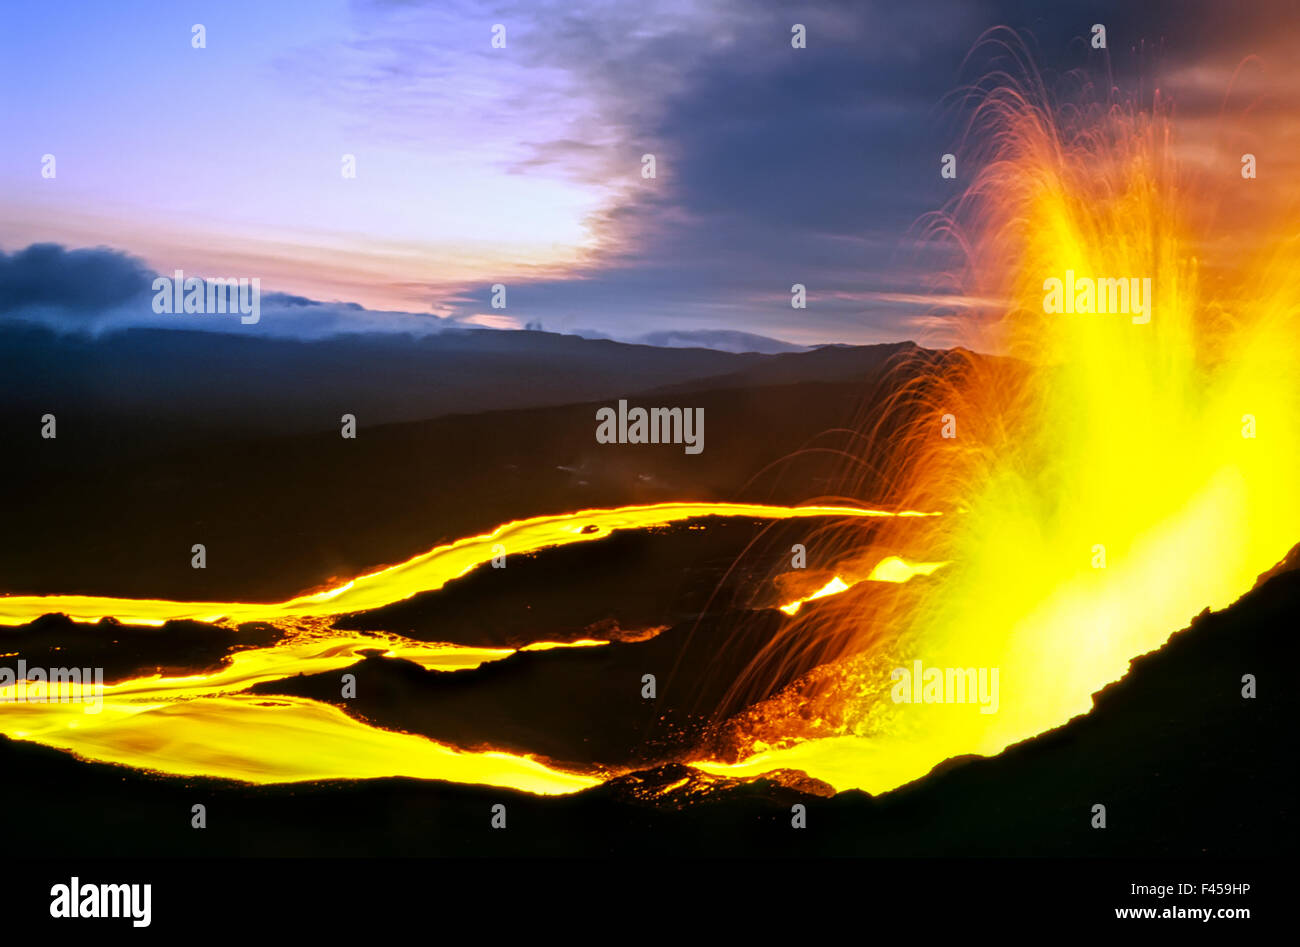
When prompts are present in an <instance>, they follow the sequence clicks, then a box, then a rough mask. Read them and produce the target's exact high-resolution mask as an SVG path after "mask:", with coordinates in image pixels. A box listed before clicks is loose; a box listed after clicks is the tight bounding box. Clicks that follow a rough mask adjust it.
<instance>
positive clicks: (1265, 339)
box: [695, 79, 1300, 793]
mask: <svg viewBox="0 0 1300 947" xmlns="http://www.w3.org/2000/svg"><path fill="white" fill-rule="evenodd" d="M972 127H977V128H980V129H982V132H983V138H982V139H980V140H982V141H986V142H987V145H985V146H983V147H982V149H981V148H978V147H977V148H976V149H975V150H974V151H973V153H972V154H971V155H970V156H968V157H967V158H966V159H965V164H964V166H965V167H968V168H979V169H980V170H979V172H978V175H977V176H976V177H975V180H974V181H973V183H972V184H971V185H970V186H969V188H968V190H967V191H966V193H965V195H964V196H963V197H962V198H961V199H960V200H959V201H958V202H957V204H956V206H955V208H954V209H953V212H952V214H951V215H949V217H948V218H947V219H945V220H944V221H942V222H941V224H940V225H939V228H938V229H939V230H943V231H946V232H949V233H953V232H956V233H960V234H961V235H962V238H961V240H960V241H959V242H960V244H961V245H962V247H963V248H964V249H965V250H966V252H967V266H966V268H965V270H964V271H963V272H961V273H959V274H958V276H959V277H960V279H959V283H960V286H961V288H962V290H963V292H964V294H965V298H968V299H971V300H1002V301H1004V302H1003V303H1001V304H1000V305H999V308H998V309H997V310H996V311H991V312H979V311H975V312H972V313H969V314H968V315H969V319H967V320H965V321H966V322H967V323H968V324H969V325H971V326H973V327H974V328H972V329H970V330H969V333H970V336H971V338H970V342H971V346H972V347H977V348H979V349H982V350H983V351H986V352H1000V353H1004V354H1005V355H1006V356H1009V357H1008V358H990V357H983V356H975V355H972V354H970V353H969V352H967V351H965V350H964V349H956V350H954V351H952V352H950V353H945V354H946V356H947V357H945V358H944V359H942V360H935V359H933V358H931V360H930V361H927V362H924V363H918V364H914V365H911V366H908V368H907V370H908V372H909V377H910V379H911V380H910V381H909V382H908V383H907V384H906V385H905V386H904V388H903V389H902V393H901V395H900V396H899V398H898V399H897V400H896V402H895V403H894V405H893V407H894V408H895V409H896V410H898V411H900V412H907V416H908V418H910V419H912V420H911V421H910V422H909V426H908V427H907V429H906V430H905V432H904V435H903V436H902V437H901V438H898V439H896V440H895V441H894V442H893V443H892V444H878V445H877V446H878V447H879V448H880V450H881V451H882V452H888V455H889V456H890V457H891V458H892V460H891V472H892V477H891V479H890V488H889V489H888V490H887V491H885V492H882V493H879V494H877V495H880V496H888V497H890V498H891V499H897V500H898V502H900V503H902V504H903V505H906V506H911V507H916V508H933V507H936V506H937V507H939V508H943V509H952V510H957V511H960V512H961V515H959V516H945V517H942V518H939V519H934V520H927V521H925V522H923V523H921V524H919V526H918V530H915V531H909V533H908V534H907V536H906V546H907V547H916V546H918V545H919V546H920V548H923V549H924V550H925V553H926V555H927V556H928V557H932V558H935V559H942V560H946V561H950V562H951V565H950V566H948V567H946V568H945V569H943V570H941V571H939V572H938V573H936V574H935V576H934V577H933V578H932V579H930V580H928V581H927V583H925V588H924V590H917V593H918V594H912V588H911V587H910V586H909V588H907V589H905V590H903V591H904V592H906V593H907V594H905V595H904V596H901V597H895V598H889V599H884V600H882V602H880V603H877V604H875V605H873V604H872V603H870V602H867V603H864V602H862V601H861V600H856V601H849V596H848V595H846V594H841V595H837V596H833V597H830V598H828V599H826V602H825V603H824V604H823V605H821V606H820V607H819V608H818V609H817V610H816V614H815V615H810V616H808V617H807V618H806V620H805V619H804V616H803V615H802V614H801V615H800V616H799V618H798V619H796V622H795V623H792V625H791V629H790V631H789V634H788V636H787V640H786V641H785V642H784V643H782V645H783V646H784V647H786V648H787V649H788V648H795V647H802V648H811V647H817V648H820V649H821V651H820V652H819V654H820V656H821V657H822V658H823V660H822V661H821V662H820V666H819V667H818V668H817V669H816V670H815V671H813V672H811V673H809V674H807V675H806V676H805V677H804V678H803V679H802V680H800V681H798V682H796V683H795V684H794V685H792V686H791V687H789V688H787V689H786V690H784V691H782V692H780V693H775V694H768V695H767V699H765V700H762V701H761V702H759V703H758V704H757V705H756V706H751V707H750V708H749V709H748V710H747V711H745V712H743V713H741V714H739V715H738V716H735V717H733V718H732V719H731V720H730V721H728V722H727V723H726V725H725V726H724V728H723V734H722V737H721V739H720V745H719V747H718V748H717V750H716V755H711V756H709V757H706V758H702V759H700V760H698V761H697V762H696V764H695V765H697V766H698V767H699V768H701V769H704V770H706V771H707V772H709V773H713V774H726V775H732V776H742V777H744V776H754V775H758V774H761V773H764V772H768V771H771V770H775V769H779V768H788V769H797V770H802V771H804V772H805V773H807V774H809V775H811V776H814V777H816V778H819V779H822V780H824V781H826V782H828V783H830V784H831V785H832V786H834V787H835V788H836V789H839V790H844V789H849V788H859V789H862V790H866V791H869V792H873V793H878V792H883V791H886V790H889V789H891V788H894V787H897V786H899V785H901V784H903V783H906V782H909V781H911V780H914V779H917V778H919V777H921V776H923V775H925V774H926V773H927V772H928V771H929V770H930V769H931V768H932V767H934V766H935V765H936V764H938V763H940V762H942V761H943V760H945V759H948V758H950V757H954V756H958V755H963V754H983V755H992V754H996V753H998V752H1000V751H1001V750H1003V749H1004V748H1005V747H1007V746H1008V745H1010V744H1013V743H1016V742H1019V741H1021V740H1024V739H1026V738H1028V737H1031V736H1034V735H1036V734H1038V733H1042V732H1044V731H1046V730H1049V729H1052V728H1054V727H1057V726H1059V725H1061V724H1063V723H1065V722H1066V721H1067V720H1069V719H1070V718H1071V717H1073V716H1075V715H1078V714H1082V713H1086V712H1087V711H1088V710H1089V709H1090V708H1091V703H1092V701H1091V695H1092V694H1093V693H1094V692H1096V691H1098V690H1099V689H1101V688H1102V687H1104V686H1105V685H1106V684H1108V683H1110V682H1112V681H1115V680H1118V679H1119V678H1120V677H1122V676H1123V675H1124V674H1125V673H1126V671H1127V668H1128V663H1129V661H1130V660H1131V659H1132V658H1134V657H1136V656H1138V655H1141V654H1144V653H1146V652H1149V651H1151V650H1154V649H1156V648H1159V647H1160V646H1161V645H1162V644H1163V643H1164V642H1165V641H1166V639H1167V638H1168V636H1169V635H1170V634H1171V633H1172V632H1174V631H1176V630H1178V629H1180V628H1182V627H1184V626H1185V625H1186V624H1187V623H1188V621H1189V620H1190V619H1191V618H1192V617H1193V616H1194V615H1196V614H1197V613H1199V612H1200V611H1202V610H1203V609H1205V608H1206V607H1209V608H1214V609H1217V608H1222V607H1225V606H1227V605H1229V604H1230V603H1232V602H1233V601H1234V600H1235V599H1236V598H1237V597H1239V596H1240V595H1241V594H1243V593H1244V592H1246V591H1248V590H1249V589H1250V588H1251V586H1252V584H1253V583H1254V581H1255V579H1256V577H1257V576H1258V575H1259V574H1260V573H1262V572H1264V571H1266V570H1268V569H1269V568H1270V567H1272V566H1273V565H1274V564H1276V563H1277V562H1278V561H1279V560H1280V559H1282V558H1283V556H1284V555H1285V554H1286V553H1287V551H1288V549H1289V548H1290V547H1291V546H1293V545H1294V544H1295V543H1296V541H1297V539H1298V538H1300V491H1297V489H1296V483H1295V471H1296V470H1297V469H1300V424H1297V421H1296V419H1297V417H1300V372H1297V371H1296V369H1295V366H1296V364H1297V357H1298V356H1300V328H1298V327H1297V315H1298V314H1300V253H1298V252H1297V248H1298V242H1297V232H1296V226H1295V220H1296V219H1298V218H1297V217H1296V216H1295V215H1290V216H1288V215H1287V214H1285V213H1281V214H1280V215H1279V220H1278V221H1275V222H1273V223H1272V224H1267V223H1266V222H1264V221H1250V222H1249V223H1248V225H1246V226H1240V225H1241V221H1236V223H1237V224H1238V225H1239V228H1238V233H1239V235H1240V236H1241V237H1242V239H1241V240H1240V241H1238V245H1237V246H1235V247H1234V246H1232V244H1231V243H1230V242H1227V241H1222V240H1218V241H1216V240H1212V239H1210V238H1211V236H1212V235H1214V234H1216V233H1220V232H1221V230H1222V227H1223V226H1224V222H1223V220H1222V219H1221V216H1222V215H1218V217H1216V213H1217V208H1216V206H1215V202H1214V200H1213V199H1212V198H1213V195H1214V194H1216V193H1224V194H1227V195H1230V196H1231V195H1232V194H1233V191H1232V189H1233V188H1240V187H1249V186H1251V182H1245V181H1243V180H1242V179H1241V176H1240V174H1239V164H1240V162H1239V160H1238V159H1239V156H1237V155H1231V154H1227V155H1222V156H1220V157H1221V160H1219V161H1217V163H1212V164H1210V165H1209V166H1208V167H1202V168H1201V169H1200V170H1199V173H1198V174H1194V173H1193V171H1192V170H1191V169H1189V168H1188V167H1186V166H1184V165H1183V164H1182V163H1180V161H1179V160H1178V158H1179V154H1180V152H1179V139H1178V135H1177V131H1178V128H1177V125H1176V123H1175V121H1174V119H1173V117H1172V115H1171V112H1170V110H1169V109H1168V108H1167V106H1166V105H1165V104H1163V103H1162V102H1161V101H1160V99H1159V96H1158V95H1157V96H1156V98H1155V100H1154V101H1153V102H1151V103H1150V104H1148V105H1146V106H1142V107H1139V106H1138V105H1133V104H1126V103H1124V102H1119V101H1116V102H1108V103H1103V104H1099V105H1094V106H1091V107H1075V106H1072V107H1070V108H1061V107H1056V106H1053V105H1051V104H1049V103H1048V102H1047V101H1046V94H1045V93H1044V92H1043V91H1042V88H1041V86H1040V85H1037V84H1032V85H1031V86H1030V87H1028V88H1017V87H1015V86H1014V85H1008V84H1006V82H1005V80H1004V79H1003V80H999V82H998V85H997V87H996V88H994V89H991V90H985V91H984V92H983V93H982V99H981V102H980V104H979V106H978V108H977V109H976V110H975V114H974V119H973V122H972ZM1189 151H1191V153H1193V154H1197V155H1198V157H1200V153H1199V152H1196V151H1195V150H1194V149H1189ZM1225 248H1230V249H1227V250H1226V252H1225ZM1246 250H1249V251H1250V252H1243V251H1246ZM1066 274H1075V275H1077V276H1079V277H1087V278H1089V279H1094V280H1101V279H1111V278H1114V279H1124V280H1126V281H1127V280H1146V279H1149V280H1150V284H1149V285H1150V287H1151V292H1150V295H1149V298H1148V299H1147V300H1146V303H1147V312H1146V314H1145V315H1146V316H1147V317H1149V321H1146V320H1144V319H1143V318H1142V316H1141V315H1139V314H1137V313H1134V314H1132V315H1130V314H1127V313H1115V312H1113V311H1112V312H1101V311H1092V312H1089V311H1088V309H1089V308H1093V309H1096V308H1097V307H1095V306H1093V307H1089V306H1088V305H1087V300H1085V299H1082V298H1080V300H1079V303H1080V304H1079V305H1078V306H1074V307H1071V309H1072V310H1074V311H1065V312H1061V311H1054V310H1053V309H1052V308H1051V307H1049V306H1048V305H1046V303H1045V297H1046V296H1047V292H1046V291H1047V290H1048V289H1049V287H1050V286H1051V285H1052V283H1051V281H1052V280H1054V279H1055V280H1060V279H1061V278H1062V277H1063V276H1065V275H1066ZM1079 285H1083V284H1082V282H1081V281H1080V284H1079ZM1139 285H1141V284H1140V283H1139ZM871 539H872V541H873V542H878V543H884V544H885V545H887V546H888V545H893V546H894V547H895V548H905V546H904V542H903V540H904V537H903V534H901V533H899V532H898V531H897V530H895V529H893V528H892V524H889V523H886V524H883V526H882V529H881V530H880V531H877V532H876V533H875V534H873V536H872V537H871ZM913 585H915V583H913ZM921 593H923V594H921ZM841 602H842V603H843V605H842V607H837V603H841ZM914 660H921V661H923V662H924V665H925V666H927V667H931V668H936V669H939V670H940V672H950V671H952V670H958V671H963V670H964V669H988V670H990V671H991V670H992V669H997V670H999V672H1000V677H999V679H1000V684H1001V688H1002V693H1001V700H1000V705H999V706H998V709H997V712H995V713H981V712H980V711H981V709H982V708H980V707H976V706H972V705H971V703H970V702H969V701H967V702H955V701H954V700H952V699H951V695H945V693H944V691H943V689H942V687H939V688H937V689H936V691H934V692H933V693H932V694H931V695H930V696H927V697H926V698H925V700H923V701H921V702H916V701H905V700H900V699H899V697H898V694H897V692H896V691H895V681H896V680H897V679H898V676H897V675H898V674H899V670H898V669H906V668H910V667H912V662H913V661H914ZM765 673H766V671H765V669H764V667H759V666H756V667H755V669H754V670H753V671H752V674H751V676H755V677H762V676H763V675H764V674H765ZM1231 676H1232V675H1231V674H1229V678H1231ZM759 683H760V684H761V681H759ZM1225 686H1232V681H1231V680H1226V681H1225ZM905 696H906V695H905ZM931 697H934V698H936V699H933V700H931V699H930V698H931Z"/></svg>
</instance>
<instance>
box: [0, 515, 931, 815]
mask: <svg viewBox="0 0 1300 947" xmlns="http://www.w3.org/2000/svg"><path fill="white" fill-rule="evenodd" d="M920 515H921V514H917V513H912V512H903V513H890V512H885V511H881V510H867V509H858V508H849V507H830V506H818V507H778V506H763V505H754V504H738V503H663V504H656V505H652V506H630V507H621V508H617V509H611V510H584V511H580V512H577V513H568V514H559V515H553V516H539V517H533V518H531V519H527V520H521V521H518V522H513V523H507V524H505V525H503V526H501V527H499V528H498V529H496V530H493V531H492V532H490V533H487V534H484V535H482V536H475V537H471V538H468V539H463V540H459V541H457V542H453V543H450V544H447V545H444V546H439V547H437V548H435V549H433V550H430V551H429V552H427V553H424V554H422V555H420V556H416V557H415V558H413V559H410V560H408V561H407V562H404V563H401V564H400V565H396V566H392V567H390V568H387V569H383V570H381V571H378V572H375V573H372V574H370V575H366V576H361V577H359V578H356V579H354V580H352V581H351V582H348V583H345V584H344V585H342V586H339V587H338V588H336V589H332V590H329V591H326V592H322V593H317V594H311V595H303V596H299V597H297V598H293V599H290V600H288V601H286V602H282V603H273V604H251V603H192V602H169V601H162V600H139V599H114V598H106V597H91V596H9V597H6V598H0V623H5V624H16V623H20V622H26V621H31V620H32V619H34V618H37V617H39V616H41V615H45V614H50V613H53V612H63V613H65V614H68V615H69V616H70V617H72V618H74V619H77V620H80V621H92V620H98V619H99V618H103V617H112V618H116V619H117V620H119V621H122V622H126V623H135V624H140V623H148V624H162V623H163V622H165V621H167V620H172V619H186V618H188V619H198V620H207V621H216V620H218V619H220V620H224V621H241V622H242V621H265V622H269V623H271V624H273V625H275V626H276V627H278V628H280V629H281V630H282V631H283V632H285V636H284V638H283V640H281V641H279V642H278V643H276V644H273V645H270V646H267V647H261V648H248V649H244V650H238V651H235V652H234V653H233V654H231V655H230V657H229V659H228V661H227V662H226V663H225V664H224V665H223V666H222V667H220V668H218V669H217V670H215V671H211V672H204V673H195V674H191V675H185V676H177V677H165V676H162V675H158V674H155V675H151V676H147V677H141V678H134V679H130V680H125V681H121V682H118V683H113V684H108V685H106V686H104V687H103V688H102V692H97V693H92V688H91V686H90V685H89V684H87V685H83V686H80V687H73V688H65V689H64V690H63V692H62V695H63V696H64V698H65V700H64V701H63V702H58V701H56V700H54V699H53V697H52V696H49V695H46V698H45V699H39V698H38V699H33V698H32V691H33V689H32V688H31V687H29V686H27V685H25V684H23V685H19V684H13V685H9V686H7V687H0V733H4V734H5V735H6V736H9V737H12V738H15V739H20V740H28V741H32V742H37V743H42V744H45V745H47V746H51V747H56V748H58V749H61V750H66V751H70V752H72V753H74V754H76V755H77V756H80V757H82V758H84V759H89V760H95V761H100V762H109V763H120V764H125V765H128V766H134V767H137V768H140V769H146V770H152V771H157V772H163V773H168V774H172V775H180V776H214V777H222V778H228V779H236V780H241V781H245V782H254V783H278V782H297V781H304V780H319V779H357V778H373V777H382V776H410V777H416V778H425V779H442V780H449V781H455V782H465V783H477V784H483V785H492V786H503V787H509V788H514V789H520V790H524V791H527V792H533V793H538V794H557V793H568V792H575V791H577V790H580V789H584V788H587V787H589V786H593V785H596V784H598V783H599V782H601V781H602V779H603V774H602V773H597V772H583V773H578V772H571V771H567V770H563V769H559V768H556V767H553V766H550V765H548V764H546V763H545V762H543V761H540V760H538V759H535V758H533V757H530V756H527V755H520V754H514V753H505V752H498V751H493V750H489V751H481V750H480V751H468V750H461V749H458V748H456V747H452V746H446V745H443V744H440V743H437V742H435V741H432V740H428V739H425V738H423V737H420V736H415V735H412V734H406V733H396V732H392V731H389V730H384V729H380V728H377V727H372V726H369V725H367V724H365V723H362V722H361V721H359V720H357V719H355V718H353V717H350V716H348V715H347V714H346V713H344V712H343V711H341V710H338V709H337V708H335V707H332V706H330V705H328V704H324V703H320V702H318V701H314V700H309V699H305V698H298V697H274V698H271V697H262V696H256V695H253V694H247V693H241V692H243V691H246V690H247V689H248V688H250V687H252V686H253V685H255V684H259V683H263V682H269V681H275V680H281V679H284V678H287V677H290V676H292V675H295V674H300V673H301V674H316V673H322V672H326V671H334V670H339V669H342V668H345V667H348V666H350V665H352V664H353V663H355V662H356V661H357V660H358V659H359V658H360V657H362V656H363V653H364V652H366V651H368V650H375V651H378V652H380V653H382V654H383V655H384V656H385V657H397V658H402V659H405V660H408V661H413V662H415V663H418V664H420V665H422V666H423V667H425V668H426V669H431V670H440V671H453V670H463V669H469V668H474V667H477V666H479V665H480V664H483V663H485V662H488V661H495V660H500V659H502V658H505V657H508V656H509V655H511V654H514V653H515V650H516V649H512V648H477V647H465V646H459V645H449V644H430V643H425V642H420V641H413V640H411V639H407V638H403V637H401V636H398V635H392V634H364V633H358V632H348V631H342V630H339V629H335V628H332V627H331V622H330V617H331V616H336V615H340V614H343V613H346V612H353V611H357V610H361V609H370V608H376V607H380V606H382V605H387V604H390V603H393V602H397V601H401V600H403V599H406V598H409V597H410V596H411V595H414V594H416V593H418V592H423V591H429V590H435V589H440V588H442V586H443V585H445V584H446V583H447V582H449V581H451V580H453V579H455V578H457V577H459V576H462V575H464V574H466V573H467V572H469V571H471V570H472V569H474V568H476V567H478V566H480V565H483V564H485V563H487V562H489V561H490V560H491V559H492V558H493V556H494V555H495V554H496V552H495V549H496V547H497V546H498V544H500V545H502V546H505V547H506V548H507V549H509V551H510V552H512V553H516V554H518V553H526V552H534V551H538V550H541V549H547V548H551V547H556V546H563V545H568V544H572V543H579V542H590V541H593V540H597V539H601V538H603V537H606V536H608V535H609V534H610V533H611V532H613V531H615V530H623V529H651V528H656V527H661V526H665V525H668V524H671V523H675V522H680V521H684V520H693V519H699V518H704V517H711V516H738V517H750V518H763V519H794V518H800V517H846V518H859V517H873V518H877V517H878V518H892V517H895V516H900V517H909V518H911V517H917V516H920ZM604 644H607V642H605V641H598V640H590V639H585V640H580V641H575V642H535V643H533V644H530V645H527V646H525V647H524V648H521V649H519V650H544V649H551V648H558V647H593V646H598V645H604ZM19 687H22V688H23V693H22V694H19V693H18V692H17V691H18V688H19Z"/></svg>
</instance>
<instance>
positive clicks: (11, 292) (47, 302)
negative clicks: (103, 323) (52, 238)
mask: <svg viewBox="0 0 1300 947" xmlns="http://www.w3.org/2000/svg"><path fill="white" fill-rule="evenodd" d="M153 278H154V273H153V272H152V271H151V270H150V269H149V268H148V267H147V266H145V265H144V264H143V263H141V262H140V261H139V260H137V259H135V258H134V257H131V256H128V255H127V254H125V253H121V252H119V251H117V250H111V249H109V248H107V247H95V248H93V249H81V250H68V249H65V248H64V247H62V246H59V245H58V244H55V243H34V244H32V245H31V246H29V247H27V248H26V249H24V250H17V251H15V252H13V253H5V252H3V251H0V313H12V312H16V311H18V310H20V309H29V308H45V307H51V308H56V309H62V310H68V311H71V312H74V313H75V312H84V313H90V312H97V311H102V310H104V309H109V308H112V307H114V306H119V305H121V304H123V303H126V302H128V301H129V300H131V299H133V298H135V297H137V296H140V295H141V294H143V293H147V292H148V291H149V287H150V284H151V282H152V280H153Z"/></svg>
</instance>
